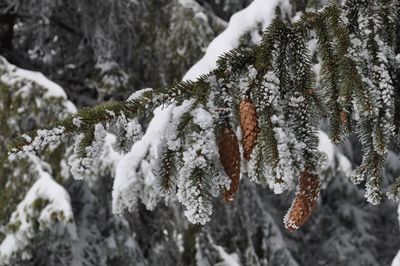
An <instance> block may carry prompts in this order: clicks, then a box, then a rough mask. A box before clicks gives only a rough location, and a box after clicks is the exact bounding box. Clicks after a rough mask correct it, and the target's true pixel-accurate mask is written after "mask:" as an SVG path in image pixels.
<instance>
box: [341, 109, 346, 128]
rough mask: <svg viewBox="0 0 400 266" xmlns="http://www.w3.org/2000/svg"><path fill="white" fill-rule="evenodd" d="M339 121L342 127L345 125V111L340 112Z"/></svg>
mask: <svg viewBox="0 0 400 266" xmlns="http://www.w3.org/2000/svg"><path fill="white" fill-rule="evenodd" d="M340 121H341V122H342V125H346V124H347V113H346V112H345V111H341V112H340Z"/></svg>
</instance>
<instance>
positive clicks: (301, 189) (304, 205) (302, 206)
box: [283, 169, 320, 232]
mask: <svg viewBox="0 0 400 266" xmlns="http://www.w3.org/2000/svg"><path fill="white" fill-rule="evenodd" d="M319 189H320V181H319V177H318V176H317V175H313V174H310V173H309V172H308V170H307V169H306V170H305V171H304V172H302V173H301V175H300V180H299V185H298V187H297V192H296V197H295V199H294V201H293V203H292V206H291V207H290V209H289V211H288V212H287V214H286V215H285V218H284V219H283V222H284V224H285V228H286V229H287V230H289V231H290V232H292V231H294V230H296V229H298V228H299V227H300V226H302V225H303V224H305V223H306V222H307V220H308V219H309V218H310V216H311V214H312V212H313V211H314V209H315V207H316V206H317V200H318V196H319Z"/></svg>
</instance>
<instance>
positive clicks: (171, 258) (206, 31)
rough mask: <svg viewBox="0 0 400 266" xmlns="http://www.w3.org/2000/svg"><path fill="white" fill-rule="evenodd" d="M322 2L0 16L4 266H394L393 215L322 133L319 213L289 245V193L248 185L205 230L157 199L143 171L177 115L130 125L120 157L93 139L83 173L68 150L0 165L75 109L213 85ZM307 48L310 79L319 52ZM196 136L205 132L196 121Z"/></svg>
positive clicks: (397, 243) (126, 5) (90, 5)
mask: <svg viewBox="0 0 400 266" xmlns="http://www.w3.org/2000/svg"><path fill="white" fill-rule="evenodd" d="M326 2H327V1H289V0H268V1H267V0H255V1H245V0H243V1H241V0H198V1H194V0H170V1H165V0H164V1H163V0H150V1H149V0H147V1H141V0H135V1H128V0H123V1H118V2H117V1H108V0H101V1H99V0H97V1H96V0H92V1H91V0H87V1H50V0H44V1H42V2H41V4H36V3H33V1H32V3H30V2H26V1H18V0H6V1H3V2H0V143H1V144H0V152H1V153H0V265H74V266H75V265H76V266H79V265H200V266H203V265H204V266H206V265H219V266H223V265H350V266H352V265H391V263H392V261H393V260H394V258H395V256H396V254H397V251H398V250H399V249H400V238H399V236H400V234H399V233H400V232H399V221H398V218H397V217H398V214H397V204H396V203H395V202H393V201H389V200H384V201H383V202H382V204H381V205H378V206H372V205H370V204H368V203H367V202H366V200H365V198H364V191H363V189H362V187H361V186H360V187H357V186H356V185H354V184H353V183H351V182H350V180H349V175H350V174H351V172H352V170H353V169H354V168H355V166H356V165H359V164H360V161H361V151H360V145H359V143H358V142H357V141H356V140H354V139H349V140H348V141H346V142H345V143H344V144H342V145H340V146H338V147H335V146H334V145H333V144H332V143H331V142H330V140H329V138H328V136H327V134H326V133H325V131H326V129H327V126H326V125H324V124H322V125H321V130H320V132H319V138H320V143H319V147H318V148H319V150H321V151H322V152H324V153H325V154H326V156H327V163H326V164H325V166H324V169H323V176H322V191H321V196H320V199H319V201H318V207H317V209H316V211H315V213H314V214H313V216H312V218H311V219H310V221H309V222H308V223H307V224H306V225H305V226H304V227H303V228H302V229H301V230H299V231H297V232H294V233H289V232H287V231H286V230H285V229H284V228H283V225H282V217H283V216H284V212H285V210H286V209H287V208H288V207H289V205H290V203H291V199H292V197H293V193H294V192H293V191H290V192H285V193H283V194H281V195H275V194H274V193H273V192H272V191H271V190H269V189H268V188H263V187H261V186H258V185H256V184H254V183H253V182H250V180H248V178H243V179H242V180H241V185H240V189H239V194H238V196H237V198H236V200H235V202H234V203H233V204H230V205H226V204H224V203H223V202H222V201H221V199H219V198H216V199H215V200H214V202H213V205H212V209H213V210H212V212H213V214H212V215H211V220H210V221H209V222H208V223H206V224H205V225H204V226H196V225H192V224H190V223H189V222H188V220H187V218H188V219H189V220H190V219H191V217H190V214H189V215H188V213H187V211H186V212H185V206H182V205H181V204H180V203H178V202H176V201H164V200H163V201H159V200H158V199H157V189H156V187H157V184H155V183H156V182H155V177H154V175H153V173H152V172H151V171H149V169H152V164H154V163H155V162H156V161H157V159H158V156H159V152H158V150H157V149H158V147H159V146H160V145H159V144H160V142H162V141H163V140H166V139H167V136H168V134H169V131H168V127H170V125H171V124H173V122H174V118H175V117H176V116H179V115H180V113H181V112H182V108H183V109H184V108H185V106H179V107H175V106H170V107H168V108H158V109H157V110H156V111H155V112H154V118H153V119H152V120H151V122H150V123H149V121H138V120H134V121H131V122H129V123H128V124H127V129H126V132H127V134H128V133H129V134H128V135H129V137H130V139H131V140H132V144H133V146H132V148H131V149H130V151H128V152H127V153H126V154H124V155H121V154H119V153H118V152H117V151H116V149H115V146H116V145H115V141H116V136H115V135H114V134H113V133H115V132H106V131H105V130H104V128H101V127H99V128H96V131H95V132H96V133H95V138H97V137H98V138H99V139H102V138H101V136H106V137H105V141H99V142H96V145H94V146H92V147H91V150H90V152H91V154H93V157H92V158H91V160H86V161H80V160H81V159H80V158H75V157H74V156H70V155H71V154H74V152H73V151H74V149H75V147H74V146H73V145H71V144H69V143H66V144H61V145H51V146H50V148H49V149H47V150H46V151H45V152H42V153H40V154H39V155H34V154H33V153H32V154H30V155H28V156H25V157H24V158H23V159H20V158H16V157H14V156H11V157H8V156H7V146H8V144H9V143H10V141H11V139H12V138H14V137H16V136H17V135H19V134H22V133H23V132H26V131H28V130H31V129H34V128H37V127H43V126H45V125H47V124H48V123H49V122H50V121H54V120H57V119H60V118H63V117H65V116H67V115H68V114H70V113H73V112H74V111H76V110H77V108H81V107H83V106H91V105H94V104H97V103H100V102H103V101H107V100H110V99H117V100H125V99H127V98H128V97H129V96H130V98H132V97H137V96H138V95H136V94H135V93H134V92H135V91H137V90H139V89H143V88H147V87H159V86H165V85H167V84H170V83H173V82H176V81H179V80H182V79H183V80H189V79H195V78H197V77H198V76H200V75H202V74H205V73H207V72H209V71H210V70H212V69H213V68H214V67H215V64H216V60H217V59H218V56H219V55H221V54H222V53H224V52H227V51H229V50H231V49H233V48H237V47H240V46H246V45H250V44H254V43H258V42H260V40H261V34H262V30H263V29H265V27H266V26H268V25H269V24H270V23H271V21H272V19H273V18H274V17H275V16H277V13H276V8H277V7H279V8H280V9H279V10H280V11H281V14H280V16H282V17H287V18H288V19H293V20H296V19H298V18H299V17H300V16H301V14H302V13H303V12H304V11H305V10H315V9H319V8H321V7H322V6H324V5H325V4H326ZM309 48H310V50H311V51H312V52H313V53H314V57H315V62H313V63H314V70H315V71H316V74H317V73H318V70H319V68H320V65H319V59H318V56H317V54H316V45H315V42H313V41H310V42H309ZM186 104H187V106H189V105H190V102H187V103H186ZM186 108H187V107H186ZM123 122H124V121H121V124H124V125H125V124H126V123H123ZM76 123H79V121H76ZM199 124H201V125H202V126H204V127H205V128H206V127H207V123H206V121H204V117H203V120H202V121H199ZM43 134H46V137H51V135H48V132H46V133H43ZM52 134H54V136H59V135H62V134H63V132H62V130H61V131H57V129H56V130H55V131H54V132H52ZM140 137H141V138H140ZM139 138H140V140H138V139H139ZM137 140H138V141H137ZM44 144H45V143H36V145H39V146H40V145H44ZM388 159H389V166H388V169H387V171H386V178H387V180H386V181H389V180H393V179H394V178H395V177H397V176H398V175H399V173H400V160H399V159H398V156H397V154H396V151H391V152H390V153H389V158H388ZM82 165H84V166H85V167H84V168H83V167H81V166H82ZM86 169H91V171H90V172H89V173H86V172H85V171H86ZM137 169H140V170H139V171H138V170H137ZM83 176H89V178H83ZM184 196H185V195H182V197H184ZM210 208H211V207H210ZM126 209H127V210H129V211H130V212H124V210H126ZM116 214H120V215H116ZM185 214H186V217H185ZM399 258H400V256H399V257H396V259H395V261H394V262H393V265H400V259H399ZM396 261H397V262H396ZM396 263H397V264H396Z"/></svg>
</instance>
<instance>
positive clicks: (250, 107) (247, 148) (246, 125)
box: [239, 99, 260, 160]
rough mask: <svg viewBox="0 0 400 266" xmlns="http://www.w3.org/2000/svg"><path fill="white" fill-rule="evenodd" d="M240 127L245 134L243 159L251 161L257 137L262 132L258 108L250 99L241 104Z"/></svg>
mask: <svg viewBox="0 0 400 266" xmlns="http://www.w3.org/2000/svg"><path fill="white" fill-rule="evenodd" d="M239 112H240V126H241V128H242V132H243V140H242V143H243V158H244V159H245V160H250V155H251V152H252V151H253V148H254V146H255V145H256V141H257V135H258V133H259V132H260V128H259V127H258V118H257V111H256V107H255V105H254V104H253V102H252V101H251V100H250V99H244V100H242V101H241V102H240V106H239Z"/></svg>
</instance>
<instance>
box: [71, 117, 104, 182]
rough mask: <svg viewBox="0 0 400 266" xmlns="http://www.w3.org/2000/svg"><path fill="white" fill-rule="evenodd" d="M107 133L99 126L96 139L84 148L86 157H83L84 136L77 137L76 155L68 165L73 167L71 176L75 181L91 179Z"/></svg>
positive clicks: (96, 130) (96, 129)
mask: <svg viewBox="0 0 400 266" xmlns="http://www.w3.org/2000/svg"><path fill="white" fill-rule="evenodd" d="M106 135H107V133H106V131H105V129H104V127H103V125H102V124H97V125H96V126H95V130H94V138H93V142H92V144H91V145H89V146H88V147H84V151H85V156H84V157H82V155H81V146H80V145H81V142H82V140H83V138H84V135H83V134H80V135H78V136H77V139H76V142H75V148H74V153H73V154H72V155H71V156H70V157H69V159H68V165H69V166H70V167H71V174H72V176H73V177H74V178H75V179H83V178H85V177H89V176H90V175H91V174H92V172H93V171H94V169H96V165H97V164H98V158H99V157H100V155H101V153H102V151H103V146H104V142H105V137H106Z"/></svg>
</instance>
